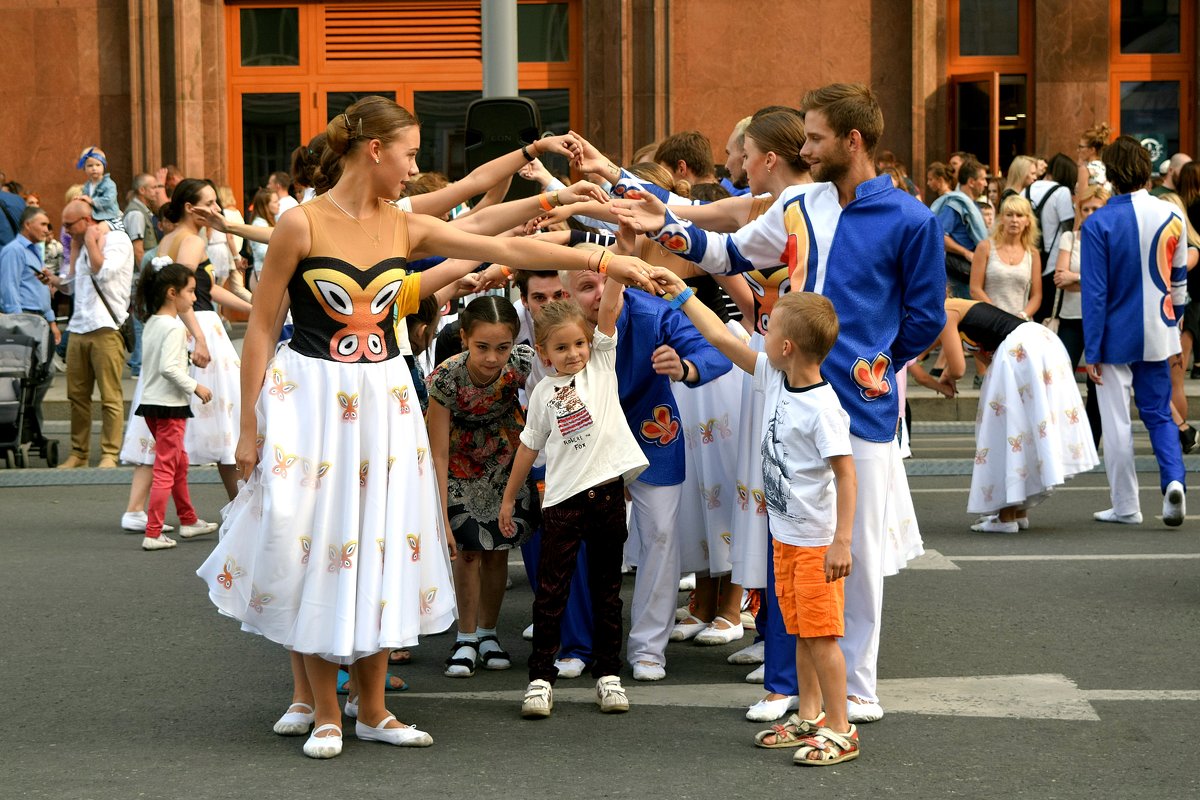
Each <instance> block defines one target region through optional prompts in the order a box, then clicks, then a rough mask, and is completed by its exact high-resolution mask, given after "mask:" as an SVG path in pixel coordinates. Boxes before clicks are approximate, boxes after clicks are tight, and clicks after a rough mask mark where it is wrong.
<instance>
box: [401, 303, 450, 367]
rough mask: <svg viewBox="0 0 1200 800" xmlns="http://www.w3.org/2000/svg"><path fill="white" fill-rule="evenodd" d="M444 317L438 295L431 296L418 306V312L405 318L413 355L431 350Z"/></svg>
mask: <svg viewBox="0 0 1200 800" xmlns="http://www.w3.org/2000/svg"><path fill="white" fill-rule="evenodd" d="M441 316H442V306H441V304H440V303H438V301H437V296H436V295H432V294H431V295H429V296H428V297H426V298H424V299H423V300H421V302H420V303H419V304H418V305H417V310H416V311H414V312H413V313H411V314H409V315H408V316H406V317H405V318H404V323H405V325H406V327H407V328H408V341H409V343H410V344H411V345H412V349H413V355H416V356H419V355H421V354H422V353H424V352H425V351H426V350H427V349H429V345H430V344H432V342H433V337H434V335H435V334H436V333H437V322H438V319H439V318H440V317H441Z"/></svg>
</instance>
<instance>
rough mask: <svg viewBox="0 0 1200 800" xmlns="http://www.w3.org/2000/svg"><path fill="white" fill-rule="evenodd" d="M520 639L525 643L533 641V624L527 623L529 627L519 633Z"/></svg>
mask: <svg viewBox="0 0 1200 800" xmlns="http://www.w3.org/2000/svg"><path fill="white" fill-rule="evenodd" d="M521 638H522V639H524V640H525V641H527V642H532V641H533V623H532V622H531V623H529V627H528V628H526V629H525V630H523V631H521Z"/></svg>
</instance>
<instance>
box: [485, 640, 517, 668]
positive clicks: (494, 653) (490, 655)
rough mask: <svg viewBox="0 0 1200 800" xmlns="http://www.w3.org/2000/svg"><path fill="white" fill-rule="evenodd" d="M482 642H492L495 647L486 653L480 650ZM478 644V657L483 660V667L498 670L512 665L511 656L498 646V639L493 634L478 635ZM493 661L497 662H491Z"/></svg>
mask: <svg viewBox="0 0 1200 800" xmlns="http://www.w3.org/2000/svg"><path fill="white" fill-rule="evenodd" d="M484 642H494V643H495V645H496V649H495V650H488V651H487V652H486V653H484V652H482V648H483V643H484ZM479 646H480V653H479V659H480V660H481V661H482V662H483V668H484V669H490V670H500V669H509V668H510V667H512V657H511V656H509V654H508V652H507V651H506V650H504V648H502V647H500V640H499V639H497V638H496V637H495V636H480V637H479ZM493 661H494V662H497V663H494V664H493V663H492V662H493Z"/></svg>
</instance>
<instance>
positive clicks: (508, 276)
mask: <svg viewBox="0 0 1200 800" xmlns="http://www.w3.org/2000/svg"><path fill="white" fill-rule="evenodd" d="M500 274H501V275H503V276H504V277H505V279H506V280H510V281H511V280H512V276H513V271H512V270H511V269H509V268H508V267H506V266H504V265H500Z"/></svg>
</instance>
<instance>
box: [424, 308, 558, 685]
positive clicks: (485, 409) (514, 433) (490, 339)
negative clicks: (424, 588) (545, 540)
mask: <svg viewBox="0 0 1200 800" xmlns="http://www.w3.org/2000/svg"><path fill="white" fill-rule="evenodd" d="M460 320H461V321H462V333H461V336H462V342H463V352H462V353H459V354H458V355H456V356H454V357H452V358H448V359H446V360H445V361H444V362H442V363H441V364H440V365H439V366H438V367H437V369H435V370H434V371H433V372H432V373H431V374H430V376H429V416H428V423H429V443H430V447H431V448H432V451H433V463H434V465H435V466H436V467H437V472H438V476H439V478H440V479H441V480H440V482H439V488H440V489H441V491H442V502H443V503H444V504H445V507H446V518H447V519H448V520H449V524H450V529H451V530H452V531H453V532H454V539H455V541H456V542H457V543H458V548H459V554H460V555H459V559H458V561H457V562H456V563H455V565H454V591H455V594H456V595H457V597H458V637H457V640H456V641H455V643H454V647H453V649H452V650H451V653H450V657H449V658H448V659H447V660H446V672H445V674H446V676H447V677H450V678H469V677H471V676H472V675H474V674H475V668H476V665H477V663H478V662H480V661H482V662H483V668H484V669H508V668H509V667H511V666H512V662H511V661H510V659H509V656H508V653H506V652H505V651H504V649H503V648H502V647H501V646H500V642H499V640H498V639H497V638H496V622H497V620H498V618H499V616H500V604H501V602H503V600H504V587H505V583H506V578H507V577H508V551H509V550H511V549H512V548H514V547H518V546H520V545H521V544H523V543H524V542H525V541H527V540H528V539H529V537H530V536H532V535H533V531H534V530H535V529H536V528H537V526H538V523H539V519H538V516H539V515H538V501H537V490H536V488H533V487H532V486H531V485H530V484H528V483H527V484H526V485H525V486H524V487H523V488H522V489H521V491H520V493H519V494H518V497H517V502H516V509H515V511H514V514H513V522H514V530H513V531H512V535H511V536H506V535H505V534H503V533H502V532H501V530H500V519H499V513H500V500H501V496H502V495H503V492H504V486H505V484H506V483H507V482H508V473H509V471H510V470H511V468H512V460H513V456H514V454H515V453H516V450H517V444H518V442H519V437H520V435H521V430H522V428H523V427H524V424H525V420H524V415H523V414H522V413H521V403H520V399H519V398H518V396H517V393H518V391H519V390H520V389H521V387H523V386H524V385H525V381H526V380H527V379H528V378H529V372H530V369H531V368H532V364H533V359H534V352H533V348H531V347H529V346H528V345H516V346H515V347H514V346H513V341H514V340H515V339H516V337H517V333H518V332H519V331H520V327H521V322H520V318H519V317H518V316H517V312H516V309H514V308H513V306H512V303H510V302H509V301H508V300H505V299H504V298H502V297H495V296H485V297H479V298H476V299H475V300H473V301H471V303H470V305H468V306H467V307H466V309H465V310H464V311H463V312H462V314H461V315H460Z"/></svg>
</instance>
